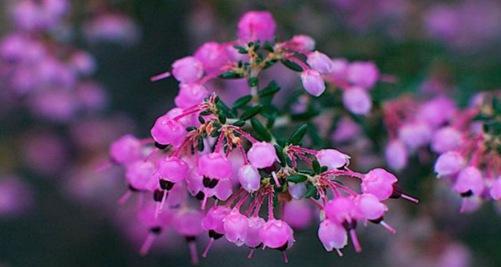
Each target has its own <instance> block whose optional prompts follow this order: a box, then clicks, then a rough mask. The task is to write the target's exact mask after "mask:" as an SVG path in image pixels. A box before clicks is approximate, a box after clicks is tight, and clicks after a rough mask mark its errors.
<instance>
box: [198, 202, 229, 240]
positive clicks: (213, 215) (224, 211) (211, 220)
mask: <svg viewBox="0 0 501 267" xmlns="http://www.w3.org/2000/svg"><path fill="white" fill-rule="evenodd" d="M230 212H231V209H230V208H228V207H225V206H217V205H215V206H213V207H212V208H211V209H210V210H209V211H207V214H206V215H205V217H204V218H203V220H202V227H203V228H204V229H205V230H206V231H214V232H216V233H217V234H220V235H223V234H224V233H225V231H224V221H223V220H224V218H225V217H226V216H227V215H228V214H230Z"/></svg>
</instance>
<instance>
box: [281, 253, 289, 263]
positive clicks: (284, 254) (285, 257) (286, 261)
mask: <svg viewBox="0 0 501 267" xmlns="http://www.w3.org/2000/svg"><path fill="white" fill-rule="evenodd" d="M282 255H283V257H284V262H285V263H288V262H289V257H288V256H287V252H285V250H284V251H282Z"/></svg>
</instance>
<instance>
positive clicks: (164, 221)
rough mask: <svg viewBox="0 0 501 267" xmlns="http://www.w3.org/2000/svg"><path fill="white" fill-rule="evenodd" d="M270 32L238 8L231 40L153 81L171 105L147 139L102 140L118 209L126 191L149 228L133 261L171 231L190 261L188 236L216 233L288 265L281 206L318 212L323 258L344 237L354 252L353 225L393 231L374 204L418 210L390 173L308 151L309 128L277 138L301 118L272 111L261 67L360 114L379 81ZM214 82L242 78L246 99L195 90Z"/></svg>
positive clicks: (270, 26)
mask: <svg viewBox="0 0 501 267" xmlns="http://www.w3.org/2000/svg"><path fill="white" fill-rule="evenodd" d="M275 28H276V25H275V21H274V20H273V17H272V16H271V14H270V13H269V12H264V11H251V12H247V13H246V14H244V15H243V16H242V18H241V19H240V21H239V23H238V32H237V36H238V39H237V40H235V41H232V42H227V43H215V42H209V43H205V44H203V45H202V46H201V47H200V48H199V49H198V50H197V51H196V52H195V54H194V55H193V56H187V57H184V58H182V59H179V60H177V61H175V62H174V63H173V64H172V71H171V72H166V73H162V74H159V75H157V76H155V77H153V78H152V80H159V79H162V78H165V77H168V76H170V75H171V74H172V76H174V78H175V79H176V80H178V81H179V83H180V84H179V88H180V89H179V93H178V95H177V97H176V98H175V104H176V107H175V108H173V109H171V110H169V111H167V112H166V113H165V114H164V115H162V116H160V117H158V118H157V119H156V121H155V123H154V125H153V127H152V128H151V138H146V139H138V138H136V137H134V136H132V135H126V136H123V137H121V138H120V139H118V140H117V141H115V142H114V143H113V144H112V146H111V148H110V157H111V160H112V161H113V162H114V163H115V164H118V165H121V166H123V168H124V169H125V178H126V183H127V184H128V187H129V190H128V192H127V193H126V194H125V195H124V196H123V197H122V199H120V202H122V203H123V202H125V201H126V200H127V199H128V198H129V197H131V196H132V195H138V196H140V198H141V199H143V198H144V199H145V200H144V202H143V204H142V205H140V207H139V208H138V210H137V213H138V219H139V221H140V222H141V223H142V224H144V225H146V226H147V227H148V228H149V231H150V234H149V235H148V238H147V239H146V241H145V242H144V244H143V246H142V248H141V253H142V254H146V253H147V252H148V250H149V248H150V246H151V245H152V242H153V239H154V237H155V236H157V235H158V234H160V232H161V231H162V230H164V229H166V228H171V227H172V228H173V229H174V230H175V231H176V232H177V233H178V234H180V235H182V236H184V237H185V238H186V240H187V241H188V243H189V244H190V248H191V252H192V259H193V262H194V263H196V262H197V260H198V259H197V252H196V247H195V243H194V241H195V239H196V237H197V236H199V235H201V234H202V233H205V234H207V235H208V236H209V237H210V241H209V243H208V244H207V247H206V249H205V251H204V253H203V256H207V253H208V251H209V248H210V247H211V245H212V243H213V242H214V241H215V240H218V239H220V238H222V237H225V239H226V240H228V241H229V242H231V243H233V244H235V245H237V246H243V245H245V246H246V247H248V248H249V249H250V250H251V252H250V254H249V257H251V256H252V253H253V252H254V250H255V249H256V248H259V247H263V248H271V249H277V250H280V251H282V252H283V255H284V259H285V261H287V257H286V254H285V251H286V250H287V249H289V248H290V247H292V246H293V244H294V241H295V239H294V231H293V229H292V227H291V225H290V224H289V223H288V222H286V221H285V220H284V217H285V216H286V214H287V211H286V209H285V207H286V206H287V205H288V203H293V202H294V203H297V202H298V201H299V200H300V201H301V202H305V203H309V204H311V205H314V206H315V207H317V208H318V210H319V211H320V216H319V217H320V221H321V222H320V225H319V229H318V237H319V239H320V241H321V243H322V244H323V245H324V247H325V249H326V250H327V251H333V250H336V251H337V252H338V254H340V255H342V253H341V249H342V248H344V247H345V246H346V245H347V243H348V239H351V242H352V243H353V246H354V248H355V250H356V251H357V252H360V251H361V249H362V247H361V245H360V243H359V240H358V238H357V234H356V227H357V225H359V224H360V223H366V222H372V223H375V224H379V225H381V226H383V227H384V228H386V229H387V230H388V231H389V232H391V233H395V230H394V228H393V227H391V226H390V225H389V224H388V223H387V222H385V221H384V220H383V219H384V214H385V212H386V211H388V207H387V206H386V204H385V202H386V201H387V200H388V199H389V198H403V199H407V200H410V201H412V202H416V203H417V200H416V199H414V198H413V197H411V196H408V195H406V194H403V193H402V192H401V191H400V189H399V188H398V185H397V178H396V177H395V176H394V175H393V174H391V173H390V172H388V171H386V170H384V169H382V168H376V169H372V170H370V171H369V172H367V173H361V172H356V171H353V170H351V169H350V168H349V163H350V156H348V155H346V154H344V153H342V152H340V151H338V150H336V149H333V148H327V149H322V148H320V149H316V148H312V147H310V146H307V145H306V143H310V144H311V143H312V142H311V141H309V140H307V138H305V136H307V135H308V131H309V130H310V131H311V127H309V126H308V124H300V125H299V126H298V127H296V129H295V130H293V131H289V132H290V133H289V134H288V135H287V129H284V128H288V129H290V128H292V127H293V125H294V124H298V122H299V121H301V119H300V118H301V116H293V114H290V113H288V112H287V111H284V110H281V109H280V108H279V107H278V106H277V105H276V104H274V102H275V100H274V96H275V95H276V94H277V93H278V91H279V90H280V86H279V85H278V84H277V83H276V82H274V81H270V82H269V83H268V84H267V85H266V86H261V77H262V74H263V73H265V72H267V70H268V68H270V67H271V66H273V65H275V64H282V65H284V66H286V67H287V68H289V69H290V71H293V72H296V73H297V76H298V79H299V80H300V81H301V84H302V87H303V88H304V90H305V91H306V92H307V93H308V94H309V95H310V97H312V98H316V97H320V96H322V95H326V94H332V91H335V90H336V89H335V88H338V89H339V90H341V91H342V92H343V97H342V99H343V104H344V106H345V107H346V109H348V110H349V111H350V112H352V113H354V114H359V115H363V114H367V113H368V112H370V109H371V104H372V101H371V98H370V95H369V91H370V89H371V88H372V87H373V86H374V85H375V83H376V82H377V81H378V80H379V79H380V74H379V71H378V69H377V68H376V66H375V65H374V64H373V63H370V62H353V63H349V62H347V61H346V60H342V59H335V60H333V59H331V58H330V57H329V56H327V55H325V54H324V53H322V52H319V51H316V50H314V40H313V39H312V38H310V37H308V36H305V35H297V36H294V37H292V38H291V39H290V40H286V41H277V40H276V39H275ZM218 79H223V80H224V79H241V80H245V81H246V83H247V85H248V92H247V93H246V94H245V95H241V96H239V98H238V99H237V100H236V101H234V102H233V104H232V105H228V104H227V103H225V102H224V101H223V100H222V99H221V98H220V97H218V95H217V94H216V93H215V92H214V90H212V89H211V88H209V87H208V86H206V85H207V84H208V83H209V82H214V80H218ZM230 90H231V88H230ZM327 97H328V96H327ZM312 101H314V99H313V100H312ZM302 115H303V117H304V116H310V117H306V120H309V119H310V118H311V116H315V115H310V114H308V111H307V112H305V114H302ZM303 120H304V119H303ZM280 129H281V130H283V131H278V130H280ZM284 130H285V131H284ZM310 135H311V133H310ZM310 138H311V137H310ZM303 139H304V140H303ZM190 196H191V197H190ZM197 202H199V204H196V203H197ZM289 213H290V211H289ZM295 225H296V226H298V225H301V223H298V224H295Z"/></svg>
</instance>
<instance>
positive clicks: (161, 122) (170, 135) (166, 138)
mask: <svg viewBox="0 0 501 267" xmlns="http://www.w3.org/2000/svg"><path fill="white" fill-rule="evenodd" d="M186 133H187V132H186V129H185V127H184V126H183V125H181V123H179V122H178V121H175V120H173V119H172V118H171V117H170V116H169V115H167V114H166V115H163V116H160V117H159V118H158V119H157V120H156V121H155V124H154V125H153V128H151V136H152V137H153V139H154V140H155V141H156V142H157V143H159V144H162V145H173V146H175V147H177V146H179V145H181V143H183V141H184V138H185V137H186Z"/></svg>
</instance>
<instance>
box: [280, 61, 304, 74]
mask: <svg viewBox="0 0 501 267" xmlns="http://www.w3.org/2000/svg"><path fill="white" fill-rule="evenodd" d="M281 62H282V64H284V66H286V67H287V68H289V69H291V70H293V71H297V72H301V71H303V68H302V67H301V66H299V65H298V64H297V63H295V62H292V61H290V60H287V59H282V60H281Z"/></svg>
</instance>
